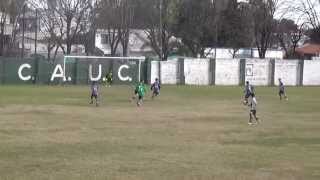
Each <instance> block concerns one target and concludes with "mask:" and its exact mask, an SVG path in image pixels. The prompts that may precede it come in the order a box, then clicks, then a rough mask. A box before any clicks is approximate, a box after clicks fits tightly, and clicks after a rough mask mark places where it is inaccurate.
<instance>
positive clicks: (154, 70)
mask: <svg viewBox="0 0 320 180" xmlns="http://www.w3.org/2000/svg"><path fill="white" fill-rule="evenodd" d="M159 65H160V63H159V62H158V61H151V73H150V81H151V83H154V81H155V79H156V78H158V79H159V78H160V77H159V75H160V74H159V73H160V71H159V69H160V68H159Z"/></svg>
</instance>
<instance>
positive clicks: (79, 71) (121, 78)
mask: <svg viewBox="0 0 320 180" xmlns="http://www.w3.org/2000/svg"><path fill="white" fill-rule="evenodd" d="M145 59H146V58H145V57H108V56H64V59H63V65H62V68H63V75H64V81H67V82H69V83H72V84H88V83H90V82H92V81H98V82H103V81H105V80H106V76H107V75H108V74H110V73H112V80H113V83H114V84H132V83H136V82H139V81H141V80H144V78H143V77H144V67H145V66H144V62H145Z"/></svg>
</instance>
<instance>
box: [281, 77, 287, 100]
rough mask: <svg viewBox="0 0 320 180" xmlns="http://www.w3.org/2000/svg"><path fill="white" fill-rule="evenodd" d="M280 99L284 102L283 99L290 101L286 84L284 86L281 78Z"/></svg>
mask: <svg viewBox="0 0 320 180" xmlns="http://www.w3.org/2000/svg"><path fill="white" fill-rule="evenodd" d="M279 97H280V101H281V100H282V98H283V97H284V98H285V99H286V100H288V97H287V95H286V92H285V87H284V84H283V82H282V80H281V79H280V78H279Z"/></svg>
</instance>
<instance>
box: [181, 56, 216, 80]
mask: <svg viewBox="0 0 320 180" xmlns="http://www.w3.org/2000/svg"><path fill="white" fill-rule="evenodd" d="M209 68H210V60H209V59H186V60H185V61H184V76H185V83H186V84H187V85H209V84H210V78H209V73H210V70H209Z"/></svg>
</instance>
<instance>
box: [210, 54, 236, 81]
mask: <svg viewBox="0 0 320 180" xmlns="http://www.w3.org/2000/svg"><path fill="white" fill-rule="evenodd" d="M215 77H216V79H215V84H216V85H239V84H240V60H238V59H233V60H216V70H215Z"/></svg>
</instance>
